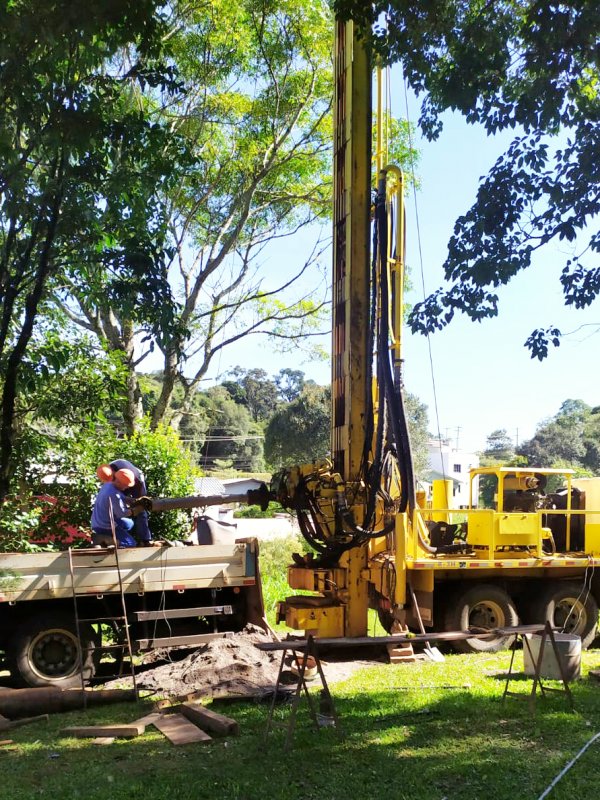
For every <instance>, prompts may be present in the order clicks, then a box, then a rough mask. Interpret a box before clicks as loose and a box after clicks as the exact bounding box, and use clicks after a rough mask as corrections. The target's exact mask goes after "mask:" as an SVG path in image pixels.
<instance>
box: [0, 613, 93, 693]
mask: <svg viewBox="0 0 600 800" xmlns="http://www.w3.org/2000/svg"><path fill="white" fill-rule="evenodd" d="M80 628H81V640H82V646H83V649H84V654H83V658H84V664H83V676H84V680H85V681H88V680H90V678H92V677H93V676H94V673H95V671H96V659H95V658H94V649H95V646H96V634H95V632H94V629H93V628H92V626H91V625H88V624H82V625H81V626H80ZM7 654H8V658H9V668H10V671H11V674H12V676H13V679H14V680H15V681H16V682H17V683H18V684H19V685H20V686H55V687H58V688H61V689H68V688H70V687H72V686H80V685H81V666H80V665H81V648H80V646H79V643H78V641H77V629H76V626H75V620H74V619H73V617H72V616H70V615H69V614H43V615H40V616H39V617H36V618H35V619H30V620H27V621H25V622H23V623H22V624H21V625H19V627H18V629H17V632H16V634H15V635H14V636H13V638H12V641H11V642H10V644H9V646H8V647H7Z"/></svg>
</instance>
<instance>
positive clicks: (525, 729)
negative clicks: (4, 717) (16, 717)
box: [0, 661, 600, 800]
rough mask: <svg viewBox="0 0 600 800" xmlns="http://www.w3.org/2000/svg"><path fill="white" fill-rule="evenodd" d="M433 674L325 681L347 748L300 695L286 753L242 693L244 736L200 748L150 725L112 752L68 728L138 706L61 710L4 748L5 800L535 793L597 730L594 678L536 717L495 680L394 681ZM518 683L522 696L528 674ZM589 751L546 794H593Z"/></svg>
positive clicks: (122, 716) (599, 692)
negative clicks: (317, 721) (463, 686)
mask: <svg viewBox="0 0 600 800" xmlns="http://www.w3.org/2000/svg"><path fill="white" fill-rule="evenodd" d="M456 664H457V666H456V667H455V665H454V664H452V665H450V667H448V668H447V669H446V672H444V681H446V680H447V681H453V682H454V681H459V680H461V678H462V679H464V677H465V672H468V670H469V669H471V672H472V673H473V674H476V673H475V668H478V669H479V670H480V662H479V663H476V662H474V661H470V662H469V661H465V662H460V661H457V662H456ZM463 664H466V665H467V668H466V669H462V665H463ZM473 665H475V666H473ZM439 674H441V673H438V672H436V671H435V667H431V668H429V669H428V670H423V671H414V670H413V671H411V670H410V668H409V669H396V668H394V667H389V666H388V667H384V666H382V667H376V668H375V669H373V670H369V671H368V672H365V673H364V674H363V675H362V676H357V677H356V678H353V679H352V680H351V681H349V682H347V683H345V684H342V685H340V686H335V687H333V694H334V698H335V702H336V707H337V710H338V714H339V715H340V718H341V725H342V729H343V731H344V734H345V739H344V741H343V742H342V743H339V742H338V740H337V737H336V734H335V731H333V730H332V729H330V728H324V729H320V730H319V731H315V730H314V729H313V727H312V723H311V722H310V718H309V716H308V711H307V708H306V703H305V701H303V703H302V705H301V707H300V709H299V712H298V719H297V725H296V731H295V736H294V748H293V750H292V751H291V752H290V753H284V752H283V744H284V740H285V731H284V730H280V729H276V730H275V731H274V732H273V733H272V734H271V735H270V736H269V738H268V740H267V741H266V742H265V740H264V731H265V726H266V721H267V714H268V707H265V706H260V705H257V704H255V703H250V702H247V703H239V702H238V703H227V704H226V705H225V704H223V705H220V704H217V703H215V709H216V710H221V711H222V712H223V713H225V714H227V715H228V716H231V717H233V718H235V719H236V720H237V721H238V723H239V725H240V731H241V732H240V735H239V736H238V737H236V738H229V739H225V740H218V739H214V740H213V741H212V742H211V743H208V744H191V745H187V746H185V747H179V748H177V747H173V746H172V745H171V744H170V743H169V742H168V741H167V740H166V739H165V738H164V737H162V736H161V735H160V734H159V733H158V732H157V731H155V729H153V728H148V730H147V732H146V734H145V735H144V736H142V737H139V738H138V739H135V740H131V741H117V742H115V743H114V744H113V745H109V746H106V747H99V746H95V745H92V744H91V743H89V742H86V741H80V742H76V741H74V740H72V739H64V738H61V736H60V729H61V728H63V727H65V726H67V725H78V724H79V725H82V724H108V723H110V722H113V723H117V722H128V721H131V720H134V719H136V718H137V717H138V716H142V715H143V713H145V711H146V709H144V708H139V709H136V707H135V706H133V705H121V706H112V707H110V708H102V709H95V710H94V711H93V713H92V712H87V713H84V712H74V713H70V714H65V715H56V716H54V717H52V718H51V721H50V723H49V724H48V725H47V726H43V725H34V726H31V727H29V728H23V729H20V730H19V731H15V733H14V736H13V738H14V739H15V742H17V750H15V751H9V752H5V753H4V754H3V755H1V756H0V774H2V777H3V778H4V782H5V783H6V785H7V786H10V800H21V799H23V798H27V800H29V799H30V798H34V797H36V798H39V797H40V796H43V797H46V798H52V800H54V798H56V800H68V799H69V798H85V800H109V799H110V800H133V799H134V798H138V797H143V798H144V800H188V799H189V800H192V798H194V800H197V799H198V798H211V800H215V798H236V799H237V800H259V799H260V800H265V798H268V800H278V799H281V800H292V799H293V800H299V799H300V800H305V799H306V798H323V800H325V798H327V800H332V798H337V799H339V800H342V798H343V799H344V800H348V798H350V800H359V799H360V800H362V798H369V799H370V798H373V800H375V798H377V800H380V799H381V800H383V798H401V799H402V800H404V799H405V798H406V800H409V798H410V800H432V799H433V800H436V799H437V800H442V798H443V797H447V798H448V800H450V799H452V800H467V798H468V799H469V800H474V798H477V800H488V799H489V800H520V798H532V800H535V798H537V797H539V795H540V794H541V792H542V791H543V790H544V789H545V787H546V786H548V784H549V783H550V782H551V781H552V779H553V778H554V777H555V776H556V775H557V774H558V773H559V772H560V770H561V769H562V768H563V767H564V766H565V765H566V763H567V762H568V761H569V760H570V759H571V758H572V757H573V756H574V755H575V753H576V752H577V751H578V750H579V749H580V748H581V747H582V746H583V745H584V744H585V743H586V741H588V739H589V738H590V737H591V735H592V734H593V733H594V732H596V731H598V730H600V686H598V684H596V683H592V682H591V681H590V680H589V679H584V680H582V681H581V682H580V683H578V684H574V685H573V687H572V688H573V694H574V699H575V705H576V709H577V713H575V714H573V713H571V712H570V711H569V707H568V705H567V703H566V699H565V698H564V697H561V696H551V697H548V698H546V699H542V697H541V696H540V697H538V699H537V702H536V713H535V715H534V716H533V717H532V716H530V715H529V713H528V706H527V703H522V702H520V701H518V700H515V699H513V698H507V700H506V702H505V704H504V706H503V705H502V704H501V702H500V697H501V694H502V685H501V684H500V685H499V684H498V680H500V679H501V678H502V677H503V676H498V680H496V679H494V678H493V677H492V678H491V679H490V678H484V679H481V680H478V682H474V684H473V688H472V690H471V691H451V690H447V691H442V690H435V689H432V690H430V689H429V688H426V689H424V688H422V686H420V685H415V686H414V688H412V689H409V690H408V691H399V690H398V689H397V688H394V687H395V686H398V685H400V683H406V682H407V681H411V680H412V681H413V682H414V681H421V680H422V681H426V682H430V681H432V679H433V680H435V676H436V675H439ZM467 677H468V675H467ZM382 683H383V684H385V685H381V684H382ZM523 683H524V684H525V685H524V686H523V689H524V692H525V696H527V693H528V691H529V688H530V686H531V683H530V681H523ZM288 714H289V707H283V708H280V709H278V710H277V719H278V720H280V721H281V722H285V720H286V719H287V716H288ZM596 755H597V754H594V753H592V752H590V754H589V756H588V755H587V754H586V757H584V758H583V759H582V760H581V762H578V765H577V767H576V768H573V770H572V771H571V772H570V773H569V774H568V776H567V777H565V779H563V781H562V782H561V784H559V785H558V786H557V787H556V789H554V790H553V795H552V800H561V798H562V800H565V798H567V797H568V798H573V797H588V798H593V797H597V796H599V794H600V776H598V775H597V774H596V770H595V768H594V767H595V761H596V758H595V757H596ZM7 796H8V795H7Z"/></svg>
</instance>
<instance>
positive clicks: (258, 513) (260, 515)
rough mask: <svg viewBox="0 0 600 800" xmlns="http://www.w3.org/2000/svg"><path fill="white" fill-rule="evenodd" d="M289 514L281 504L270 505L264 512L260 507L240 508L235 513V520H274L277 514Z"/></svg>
mask: <svg viewBox="0 0 600 800" xmlns="http://www.w3.org/2000/svg"><path fill="white" fill-rule="evenodd" d="M285 513H287V512H286V510H285V508H284V507H283V506H281V505H280V504H279V503H269V507H268V508H267V510H266V511H263V510H262V508H261V507H260V506H244V508H238V509H237V511H234V512H233V516H234V518H235V519H273V517H274V516H275V514H285Z"/></svg>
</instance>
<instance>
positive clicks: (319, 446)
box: [265, 383, 430, 478]
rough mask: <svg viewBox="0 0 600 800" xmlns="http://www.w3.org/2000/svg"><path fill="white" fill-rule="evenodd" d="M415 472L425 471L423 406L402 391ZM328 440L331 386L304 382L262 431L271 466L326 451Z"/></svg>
mask: <svg viewBox="0 0 600 800" xmlns="http://www.w3.org/2000/svg"><path fill="white" fill-rule="evenodd" d="M404 404H405V410H406V416H407V422H408V429H409V433H410V440H411V448H412V453H413V462H414V466H415V475H416V476H417V477H418V478H421V477H423V476H424V475H425V474H426V473H427V472H428V471H429V468H430V467H429V456H428V452H427V442H428V441H429V433H428V431H427V428H428V425H429V417H428V413H427V406H426V405H425V404H423V403H421V402H420V400H419V398H418V397H416V396H415V395H413V394H409V393H406V394H405V395H404ZM330 440H331V389H330V387H329V386H318V385H316V384H312V383H307V384H306V385H305V386H304V389H303V390H302V393H301V394H300V396H299V397H298V398H297V399H296V400H293V401H292V402H291V403H287V404H284V405H281V406H280V407H279V408H278V410H277V411H276V412H275V414H274V415H273V417H272V418H271V420H270V421H269V424H268V425H267V428H266V431H265V457H266V459H267V461H268V463H269V464H270V465H271V466H272V467H273V468H275V469H278V468H279V467H281V466H286V465H290V464H307V463H310V462H311V461H314V460H315V459H317V460H318V459H322V458H325V457H327V456H328V455H329V452H330V447H331V445H330Z"/></svg>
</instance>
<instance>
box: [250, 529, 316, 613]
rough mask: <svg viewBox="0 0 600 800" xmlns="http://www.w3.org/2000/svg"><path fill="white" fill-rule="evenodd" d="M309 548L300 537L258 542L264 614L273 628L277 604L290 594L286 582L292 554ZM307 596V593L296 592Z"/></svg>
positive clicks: (306, 550) (304, 551)
mask: <svg viewBox="0 0 600 800" xmlns="http://www.w3.org/2000/svg"><path fill="white" fill-rule="evenodd" d="M309 550H310V546H309V545H308V543H307V542H306V541H305V540H304V539H303V538H302V537H301V536H293V535H291V536H286V537H285V538H277V539H263V540H262V541H261V542H260V573H261V576H262V586H263V599H264V603H265V613H266V615H267V620H268V622H269V624H270V625H271V626H273V627H275V625H276V623H275V613H276V610H277V602H278V601H279V600H285V598H286V597H288V596H289V595H291V594H292V590H291V589H290V587H289V586H288V582H287V567H288V566H289V565H290V564H291V563H292V553H301V554H302V553H307V552H308V551H309ZM296 594H308V592H296Z"/></svg>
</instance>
